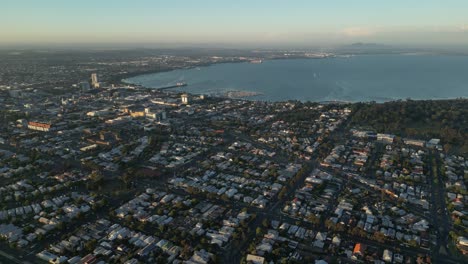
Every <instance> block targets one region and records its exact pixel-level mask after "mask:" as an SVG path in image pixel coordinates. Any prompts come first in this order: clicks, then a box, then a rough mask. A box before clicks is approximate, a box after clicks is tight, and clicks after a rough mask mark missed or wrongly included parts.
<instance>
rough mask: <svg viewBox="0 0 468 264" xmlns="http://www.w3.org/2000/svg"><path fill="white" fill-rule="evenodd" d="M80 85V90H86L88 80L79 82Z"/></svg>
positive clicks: (88, 87)
mask: <svg viewBox="0 0 468 264" xmlns="http://www.w3.org/2000/svg"><path fill="white" fill-rule="evenodd" d="M80 87H81V90H82V91H88V90H89V89H90V86H89V82H81V83H80Z"/></svg>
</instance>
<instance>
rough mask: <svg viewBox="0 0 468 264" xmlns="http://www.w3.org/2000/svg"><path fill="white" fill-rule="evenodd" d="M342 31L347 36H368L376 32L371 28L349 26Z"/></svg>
mask: <svg viewBox="0 0 468 264" xmlns="http://www.w3.org/2000/svg"><path fill="white" fill-rule="evenodd" d="M342 33H343V34H344V35H345V36H347V37H368V36H371V35H373V34H375V30H372V29H370V28H361V27H349V28H345V29H343V30H342Z"/></svg>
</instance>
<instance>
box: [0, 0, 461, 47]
mask: <svg viewBox="0 0 468 264" xmlns="http://www.w3.org/2000/svg"><path fill="white" fill-rule="evenodd" d="M466 10H468V2H467V1H460V0H448V1H444V2H441V1H436V0H429V1H411V2H408V1H402V0H397V1H392V2H384V3H382V2H380V3H375V1H371V0H360V1H353V2H352V3H351V2H350V1H340V0H335V1H328V2H326V3H325V2H317V1H303V0H298V1H275V0H273V1H266V0H258V1H247V0H238V1H236V2H235V3H233V2H227V1H214V0H202V1H181V0H175V1H149V0H135V1H132V2H128V1H122V0H117V1H112V2H110V1H90V0H83V1H73V2H71V1H58V0H44V1H32V0H19V1H8V2H7V3H2V8H1V9H0V30H1V31H2V38H1V39H0V46H3V47H5V46H21V45H57V46H60V45H62V46H67V45H68V46H70V45H75V46H80V45H89V44H94V45H102V44H113V45H117V46H119V45H123V46H132V45H133V46H139V45H140V46H141V44H142V43H147V44H148V43H149V44H153V45H160V46H164V45H168V46H170V45H173V44H174V43H178V45H186V46H187V45H189V46H194V45H199V46H201V45H211V46H213V45H216V46H220V47H252V48H255V47H306V46H309V45H311V46H319V47H324V46H325V47H326V46H338V45H343V44H350V43H354V42H370V43H381V44H388V45H405V46H420V45H424V46H463V45H468V17H467V16H466Z"/></svg>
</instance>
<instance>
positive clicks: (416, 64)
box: [125, 55, 468, 102]
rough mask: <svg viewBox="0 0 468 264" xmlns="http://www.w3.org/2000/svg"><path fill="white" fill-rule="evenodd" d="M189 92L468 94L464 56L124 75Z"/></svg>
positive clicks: (394, 96) (357, 98)
mask: <svg viewBox="0 0 468 264" xmlns="http://www.w3.org/2000/svg"><path fill="white" fill-rule="evenodd" d="M125 81H126V82H129V83H134V84H140V85H143V86H146V87H152V88H159V87H163V86H169V85H174V84H176V83H177V82H186V83H187V84H188V85H187V86H185V87H181V88H176V89H172V90H175V91H186V92H189V93H193V94H205V95H213V94H216V95H221V94H225V93H226V92H228V91H243V92H252V93H251V95H252V94H256V95H255V96H250V97H248V98H247V99H252V100H264V101H286V100H300V101H315V102H323V101H346V102H361V101H364V102H368V101H376V102H385V101H392V100H399V99H408V98H411V99H414V100H419V99H449V98H459V97H464V98H467V97H468V56H442V55H359V56H350V57H334V58H324V59H285V60H266V61H264V62H263V63H261V64H252V63H226V64H214V65H211V66H207V67H200V68H191V69H183V70H174V71H170V72H161V73H155V74H146V75H141V76H137V77H133V78H129V79H127V80H125Z"/></svg>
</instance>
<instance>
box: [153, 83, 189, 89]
mask: <svg viewBox="0 0 468 264" xmlns="http://www.w3.org/2000/svg"><path fill="white" fill-rule="evenodd" d="M185 86H187V83H186V82H179V83H176V84H175V85H169V86H163V87H159V88H156V90H160V91H162V90H168V89H174V88H180V87H185Z"/></svg>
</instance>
